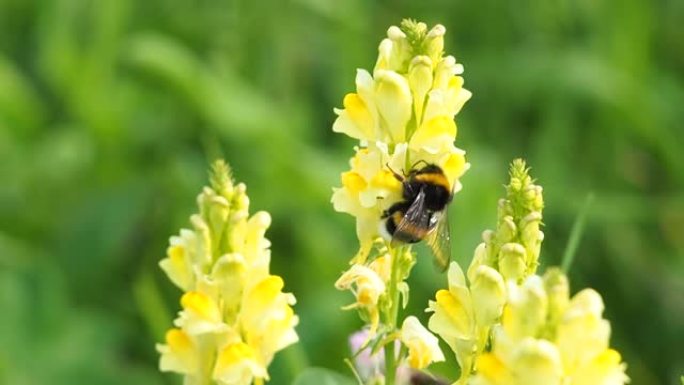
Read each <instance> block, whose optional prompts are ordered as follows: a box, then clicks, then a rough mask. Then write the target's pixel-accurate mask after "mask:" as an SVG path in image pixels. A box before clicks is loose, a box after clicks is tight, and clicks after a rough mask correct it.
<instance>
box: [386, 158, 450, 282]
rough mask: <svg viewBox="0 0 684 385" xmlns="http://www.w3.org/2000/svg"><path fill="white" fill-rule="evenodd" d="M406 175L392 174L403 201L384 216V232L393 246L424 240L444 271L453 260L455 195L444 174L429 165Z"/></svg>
mask: <svg viewBox="0 0 684 385" xmlns="http://www.w3.org/2000/svg"><path fill="white" fill-rule="evenodd" d="M419 163H425V166H424V167H422V168H419V169H416V168H413V169H412V170H411V171H409V173H408V175H406V176H404V175H401V174H398V173H397V172H395V171H392V173H393V174H394V177H395V178H397V179H398V180H399V181H400V182H401V184H402V199H403V200H402V201H399V202H397V203H395V204H393V205H392V206H390V208H389V209H387V210H385V212H384V213H383V215H382V219H383V220H384V221H383V227H384V229H381V230H384V231H383V232H386V236H388V237H391V240H392V243H393V244H394V245H397V244H401V243H417V242H420V241H422V240H425V241H426V243H427V245H428V246H429V247H430V249H431V250H432V253H433V254H434V256H435V262H436V264H437V265H438V266H439V268H440V269H441V270H445V269H446V267H447V266H448V265H449V259H450V258H451V240H450V231H449V218H448V215H447V208H448V206H449V203H451V201H452V199H453V196H454V192H453V187H452V186H451V185H450V184H449V180H448V179H447V177H446V175H445V174H444V171H443V170H442V169H441V168H440V167H439V166H437V165H435V164H430V163H427V162H424V161H423V162H419Z"/></svg>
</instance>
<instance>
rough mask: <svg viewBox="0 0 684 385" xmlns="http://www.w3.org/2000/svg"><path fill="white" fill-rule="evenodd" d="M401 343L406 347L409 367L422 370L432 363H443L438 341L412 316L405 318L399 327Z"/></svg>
mask: <svg viewBox="0 0 684 385" xmlns="http://www.w3.org/2000/svg"><path fill="white" fill-rule="evenodd" d="M401 342H402V343H403V344H404V345H406V347H408V357H407V358H406V360H407V362H408V364H409V366H410V367H412V368H414V369H423V368H425V367H427V366H428V365H430V364H431V363H432V362H440V361H444V354H443V353H442V350H441V349H440V348H439V340H437V337H435V336H434V335H432V333H430V332H429V331H428V330H427V329H426V328H425V327H424V326H423V325H422V324H421V323H420V321H418V318H416V317H414V316H409V317H406V319H405V320H404V323H403V324H402V326H401Z"/></svg>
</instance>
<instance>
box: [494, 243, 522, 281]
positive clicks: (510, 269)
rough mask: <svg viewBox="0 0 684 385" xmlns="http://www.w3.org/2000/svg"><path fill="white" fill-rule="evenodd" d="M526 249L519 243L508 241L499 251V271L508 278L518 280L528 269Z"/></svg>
mask: <svg viewBox="0 0 684 385" xmlns="http://www.w3.org/2000/svg"><path fill="white" fill-rule="evenodd" d="M525 259H526V251H525V248H524V247H523V246H522V245H521V244H519V243H506V244H505V245H503V246H501V250H500V251H499V271H500V272H501V274H502V275H503V276H504V278H506V280H509V279H512V280H515V281H518V280H520V279H522V278H524V276H525V271H526V269H527V263H526V261H525Z"/></svg>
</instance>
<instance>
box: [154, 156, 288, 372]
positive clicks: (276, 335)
mask: <svg viewBox="0 0 684 385" xmlns="http://www.w3.org/2000/svg"><path fill="white" fill-rule="evenodd" d="M197 203H198V206H199V213H198V214H195V215H193V216H192V217H191V220H190V221H191V223H192V225H193V228H194V230H192V231H191V230H181V233H180V236H177V237H172V238H171V241H170V243H171V245H170V246H169V248H168V250H167V258H165V259H164V260H162V261H161V262H160V265H161V267H162V269H163V270H164V271H165V272H166V273H167V275H168V276H169V278H170V279H171V281H172V282H173V283H174V284H176V285H177V286H178V287H179V288H181V289H182V290H183V291H184V292H185V294H183V296H182V297H181V306H182V308H183V310H182V311H181V312H180V313H179V316H178V318H177V319H176V320H175V321H174V324H175V325H176V326H177V329H171V330H170V331H169V332H168V333H167V336H166V343H165V344H160V345H157V350H158V351H159V352H160V353H161V358H160V370H162V371H174V372H178V373H182V374H184V375H185V383H186V384H206V383H210V382H212V380H213V381H215V383H217V384H219V385H229V384H230V385H246V384H251V383H252V382H253V381H256V380H258V379H268V372H267V367H268V365H269V364H270V362H271V360H272V359H273V356H274V354H275V353H276V352H277V351H279V350H281V349H283V348H285V347H287V346H289V345H291V344H293V343H295V342H297V340H298V338H297V334H296V332H295V330H294V327H295V326H296V325H297V322H298V318H297V316H296V315H295V314H294V311H293V310H292V305H294V303H295V298H294V296H293V295H292V294H288V293H283V292H282V290H283V286H284V282H283V280H282V278H280V277H278V276H275V275H271V274H270V273H269V263H270V258H271V252H270V249H269V247H270V242H269V241H268V239H266V238H265V236H264V235H265V232H266V229H267V228H268V227H269V225H270V223H271V218H270V216H269V215H268V213H265V212H258V213H256V214H254V215H253V216H251V217H250V216H249V211H248V208H249V199H248V198H247V194H246V189H245V185H244V184H238V185H235V184H234V183H233V181H232V179H231V177H230V174H229V170H228V167H227V165H226V164H225V163H223V162H217V163H216V164H215V165H214V172H213V175H212V181H211V187H206V188H204V190H203V191H202V193H201V194H200V195H199V197H198V199H197Z"/></svg>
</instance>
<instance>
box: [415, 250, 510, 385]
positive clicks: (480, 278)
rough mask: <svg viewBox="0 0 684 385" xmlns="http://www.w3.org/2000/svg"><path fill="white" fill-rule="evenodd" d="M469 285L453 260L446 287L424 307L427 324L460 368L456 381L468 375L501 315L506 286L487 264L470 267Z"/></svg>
mask: <svg viewBox="0 0 684 385" xmlns="http://www.w3.org/2000/svg"><path fill="white" fill-rule="evenodd" d="M472 271H473V274H471V275H469V277H468V279H469V281H470V287H468V285H466V280H465V276H464V274H463V271H462V270H461V267H460V266H459V265H458V263H456V262H452V263H451V265H450V266H449V273H448V276H449V289H448V290H439V291H438V292H437V294H436V295H435V300H434V301H430V302H429V307H428V309H427V311H429V312H433V315H432V316H431V317H430V320H429V323H428V327H429V328H430V330H432V331H433V332H435V333H437V334H438V335H439V336H440V337H441V338H442V339H443V340H444V341H445V342H446V343H447V344H448V345H449V347H450V348H451V350H453V351H454V353H455V354H456V359H457V360H458V364H459V366H460V367H461V368H462V371H461V379H460V380H459V383H465V382H466V381H467V379H468V376H469V375H470V370H471V368H472V366H473V363H474V359H475V357H476V355H477V353H478V352H482V351H483V350H484V348H485V346H486V344H487V341H488V339H487V336H488V333H489V329H490V328H491V326H492V325H493V324H494V322H495V321H496V320H497V319H498V317H499V316H500V315H501V312H502V308H503V304H504V302H505V287H504V281H503V278H502V277H501V275H500V274H499V273H498V272H497V271H496V270H494V269H492V268H491V267H488V266H481V267H480V268H478V269H473V270H472Z"/></svg>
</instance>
